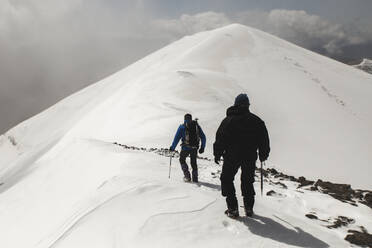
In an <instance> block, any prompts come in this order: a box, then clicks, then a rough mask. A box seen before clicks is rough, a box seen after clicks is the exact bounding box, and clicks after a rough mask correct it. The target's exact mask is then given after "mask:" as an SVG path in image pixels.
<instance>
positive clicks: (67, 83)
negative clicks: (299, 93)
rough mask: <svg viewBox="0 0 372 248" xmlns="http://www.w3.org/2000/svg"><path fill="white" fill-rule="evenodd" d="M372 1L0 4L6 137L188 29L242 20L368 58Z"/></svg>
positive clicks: (36, 0) (41, 0)
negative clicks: (12, 131) (23, 124)
mask: <svg viewBox="0 0 372 248" xmlns="http://www.w3.org/2000/svg"><path fill="white" fill-rule="evenodd" d="M371 13H372V1H371V0H311V1H310V0H265V1H263V0H177V1H175V0H137V1H136V0H130V1H129V0H128V1H125V0H89V1H88V0H64V1H57V0H0V133H4V132H5V131H7V130H8V129H9V128H11V127H12V126H14V125H16V124H17V123H19V122H21V121H23V120H25V119H27V118H29V117H31V116H32V115H34V114H37V113H38V112H40V111H41V110H43V109H45V108H47V107H49V106H51V105H52V104H54V103H56V102H57V101H58V100H60V99H62V98H64V97H66V96H67V95H69V94H71V93H73V92H75V91H77V90H79V89H81V88H83V87H85V86H87V85H89V84H91V83H94V82H96V81H98V80H100V79H102V78H104V77H105V76H107V75H110V74H111V73H113V72H115V71H117V70H119V69H122V68H124V67H125V66H127V65H129V64H131V63H133V62H134V61H136V60H138V59H140V58H142V57H144V56H145V55H147V54H149V53H151V52H153V51H155V50H157V49H159V48H161V47H163V46H165V45H167V44H169V43H170V42H172V41H174V40H177V39H179V38H181V37H183V36H184V35H188V34H192V33H195V32H198V31H203V30H209V29H213V28H217V27H221V26H224V25H227V24H229V23H234V22H238V23H242V24H245V25H249V26H253V27H256V28H259V29H262V30H264V31H267V32H270V33H272V34H275V35H277V36H279V37H281V38H284V39H287V40H289V41H291V42H294V43H296V44H298V45H300V46H303V47H306V48H309V49H312V50H314V51H317V52H320V53H323V54H325V55H327V56H330V57H333V58H337V59H339V60H342V61H349V60H353V59H359V58H361V57H369V58H372V15H371Z"/></svg>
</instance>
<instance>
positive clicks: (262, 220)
mask: <svg viewBox="0 0 372 248" xmlns="http://www.w3.org/2000/svg"><path fill="white" fill-rule="evenodd" d="M277 218H278V217H277ZM278 219H280V218H278ZM237 220H238V221H240V222H242V223H244V225H246V226H247V227H248V229H249V231H250V232H251V233H253V234H256V235H259V236H261V237H264V238H269V239H272V240H275V241H278V242H281V243H284V244H287V245H294V246H299V247H318V248H327V247H329V245H328V244H327V243H325V242H323V241H322V240H320V239H317V238H316V237H314V236H313V235H311V234H310V233H307V232H305V231H304V230H302V229H301V228H299V227H295V226H292V225H291V224H290V223H288V222H287V223H288V224H289V225H291V226H292V227H293V229H290V228H287V227H285V226H283V225H282V224H280V223H278V222H276V221H274V220H273V219H270V218H268V217H264V216H260V215H257V214H255V215H254V216H253V217H252V218H239V219H237ZM280 220H281V219H280ZM282 221H284V220H282ZM284 222H286V221H284Z"/></svg>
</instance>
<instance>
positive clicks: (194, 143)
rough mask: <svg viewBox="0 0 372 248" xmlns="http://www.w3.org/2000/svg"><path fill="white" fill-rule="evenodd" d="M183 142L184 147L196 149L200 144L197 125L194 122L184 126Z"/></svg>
mask: <svg viewBox="0 0 372 248" xmlns="http://www.w3.org/2000/svg"><path fill="white" fill-rule="evenodd" d="M185 128H186V130H185V141H184V145H185V146H189V147H193V148H198V147H199V142H200V135H199V125H198V122H197V121H196V120H194V121H191V122H189V123H186V124H185Z"/></svg>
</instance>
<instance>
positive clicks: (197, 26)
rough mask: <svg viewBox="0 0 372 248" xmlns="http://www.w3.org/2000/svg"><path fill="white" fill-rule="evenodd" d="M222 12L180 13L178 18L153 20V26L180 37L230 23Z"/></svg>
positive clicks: (169, 34) (174, 36)
mask: <svg viewBox="0 0 372 248" xmlns="http://www.w3.org/2000/svg"><path fill="white" fill-rule="evenodd" d="M230 23H231V20H230V19H229V18H228V17H227V16H226V15H225V14H223V13H215V12H204V13H199V14H196V15H182V16H181V17H180V18H179V19H170V20H167V19H162V20H156V21H154V22H153V25H154V27H155V28H157V29H159V31H160V32H162V33H163V34H164V35H166V36H170V37H173V38H180V37H182V36H185V35H189V34H194V33H197V32H201V31H206V30H212V29H215V28H219V27H222V26H225V25H227V24H230Z"/></svg>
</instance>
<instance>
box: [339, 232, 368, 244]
mask: <svg viewBox="0 0 372 248" xmlns="http://www.w3.org/2000/svg"><path fill="white" fill-rule="evenodd" d="M348 232H349V233H350V234H348V235H347V236H346V237H345V240H346V241H349V242H350V243H352V244H354V245H359V246H365V247H372V235H371V234H369V233H367V232H359V231H355V230H349V231H348Z"/></svg>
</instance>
